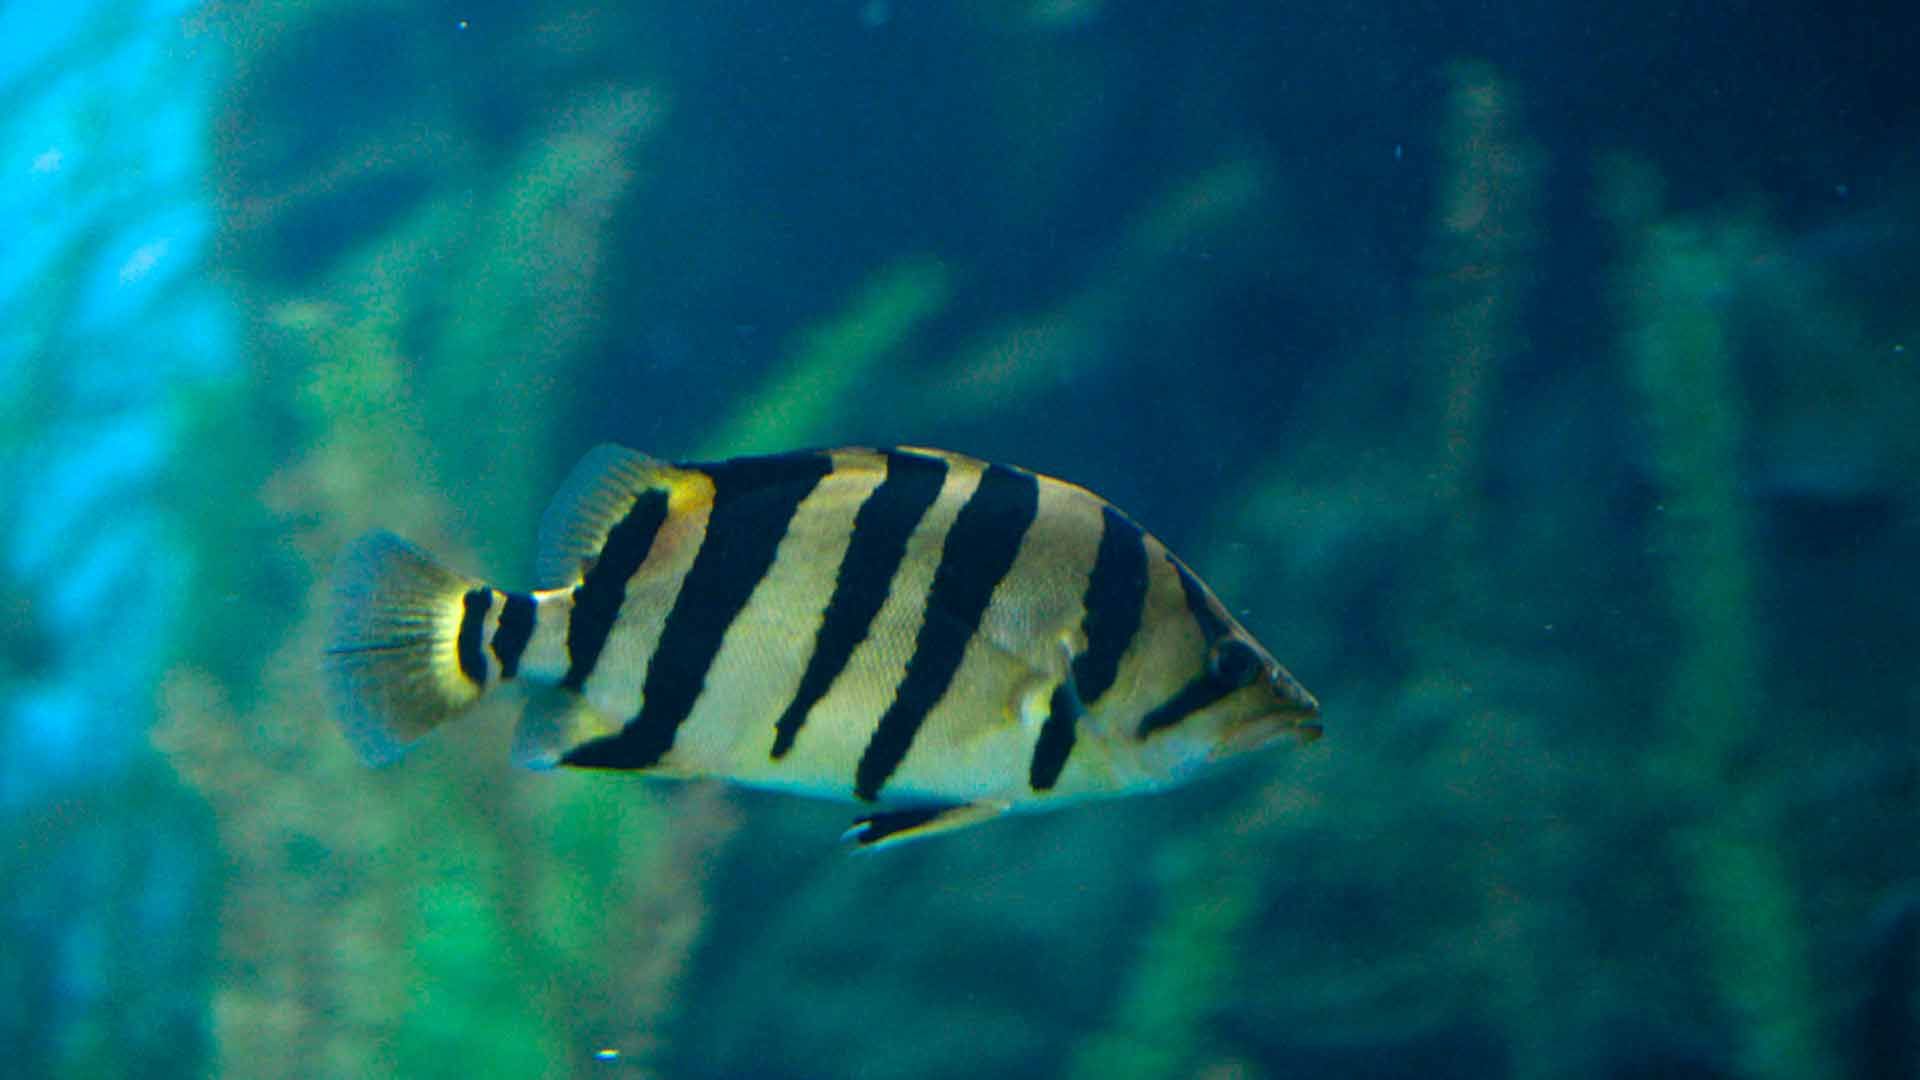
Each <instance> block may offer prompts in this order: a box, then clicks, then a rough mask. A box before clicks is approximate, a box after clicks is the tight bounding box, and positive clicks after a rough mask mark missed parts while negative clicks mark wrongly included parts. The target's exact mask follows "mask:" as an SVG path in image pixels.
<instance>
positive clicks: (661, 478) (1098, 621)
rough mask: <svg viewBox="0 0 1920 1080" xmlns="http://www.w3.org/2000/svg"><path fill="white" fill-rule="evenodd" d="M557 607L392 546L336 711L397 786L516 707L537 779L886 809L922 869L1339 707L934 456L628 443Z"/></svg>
mask: <svg viewBox="0 0 1920 1080" xmlns="http://www.w3.org/2000/svg"><path fill="white" fill-rule="evenodd" d="M538 580H539V584H540V587H539V588H537V589H535V590H534V591H532V592H507V591H503V590H500V589H497V588H493V587H491V586H489V585H486V584H483V583H481V582H478V581H474V580H470V579H468V578H465V577H463V576H461V575H459V574H457V573H455V572H453V571H451V570H449V569H447V568H445V567H444V566H442V565H440V564H439V563H438V562H436V561H435V560H433V559H432V558H431V557H430V556H428V555H426V554H425V553H423V552H422V551H420V550H419V549H418V548H415V547H413V546H412V545H410V544H408V543H407V542H405V541H403V540H401V539H400V538H398V537H396V536H394V535H392V534H390V533H374V534H371V535H369V536H366V537H364V538H362V539H361V540H360V541H358V542H357V543H356V544H355V545H354V546H353V547H352V548H351V549H350V550H349V552H348V553H347V555H346V556H345V558H344V559H343V560H342V563H341V567H340V570H339V572H338V575H337V577H336V579H335V604H336V615H335V620H336V621H335V625H334V630H333V641H332V645H331V646H330V647H329V649H328V668H329V672H330V683H331V688H332V692H333V695H334V699H335V704H336V710H337V712H338V714H339V717H340V720H341V723H342V726H343V727H344V729H345V731H346V734H347V737H348V739H349V740H350V741H351V742H352V743H353V745H354V746H355V748H356V749H357V750H358V751H359V752H360V754H361V755H362V756H363V757H364V758H366V759H367V760H368V761H370V762H374V763H381V762H386V761H390V760H392V759H394V758H396V757H397V756H399V754H400V753H401V751H402V750H403V749H404V748H405V747H406V746H407V745H408V744H409V743H412V742H413V741H414V740H416V739H419V738H420V737H421V736H423V735H425V734H427V733H428V732H429V731H431V730H433V729H434V728H435V727H437V726H438V725H440V724H441V723H443V722H445V721H446V720H449V719H451V718H453V717H454V716H456V715H458V714H459V713H461V712H462V711H464V710H465V709H467V708H468V707H469V706H471V705H473V704H474V702H476V701H478V700H479V699H480V698H481V696H482V695H484V694H486V693H487V692H489V691H491V690H493V689H495V688H497V687H499V686H501V685H503V684H506V683H509V682H523V683H526V684H529V685H530V686H533V687H536V688H537V689H536V690H535V691H534V693H533V694H532V696H531V698H530V700H529V702H528V704H527V708H526V711H525V713H524V715H523V716H522V719H521V721H520V725H519V728H518V730H517V733H516V736H515V757H516V758H517V759H518V760H519V761H520V762H521V763H523V764H526V765H530V766H533V767H552V766H557V765H564V766H570V767H573V768H582V769H618V770H628V771H635V772H645V773H652V774H659V775H664V776H676V777H696V776H706V777H721V778H725V779H729V780H733V781H737V782H740V783H745V784H753V785H758V786H765V787H771V788H780V789H785V790H789V791H795V792H801V793H806V794H812V795H825V796H834V797H842V798H848V799H851V800H854V801H857V802H858V803H861V804H864V806H865V808H866V811H867V813H866V815H865V816H863V817H861V818H860V819H859V820H857V821H856V822H855V824H854V827H853V829H852V830H851V831H850V832H849V834H848V835H849V837H850V838H851V839H852V840H854V841H855V842H856V843H858V844H859V845H861V846H863V847H871V846H876V845H883V844H891V843H896V842H899V841H901V840H904V839H908V838H912V837H918V836H925V835H928V834H930V833H934V832H939V831H944V830H947V829H951V828H956V827H959V826H963V825H968V824H972V823H975V822H978V821H982V820H985V819H988V818H991V817H994V816H996V815H998V814H1000V813H1002V812H1004V811H1007V810H1012V809H1036V808H1042V807H1051V806H1057V805H1061V804H1065V803H1068V802H1071V801H1074V800H1076V799H1083V798H1087V797H1091V796H1100V795H1111V794H1119V793H1124V792H1131V791H1139V790H1146V789H1152V788H1157V787H1162V786H1165V785H1167V784H1169V783H1173V782H1176V781H1179V780H1182V779H1184V778H1186V777H1187V776H1189V775H1191V774H1192V773H1193V772H1195V771H1196V770H1198V769H1200V768H1201V767H1203V766H1205V765H1207V764H1208V763H1211V762H1214V761H1217V760H1219V759H1221V758H1223V757H1226V756H1229V755H1234V754H1239V753H1241V752H1243V751H1248V750H1252V749H1255V748H1258V747H1261V746H1265V745H1267V744H1268V743H1270V742H1272V741H1274V740H1275V739H1276V738H1277V737H1279V736H1281V735H1283V734H1286V733H1289V732H1291V733H1294V734H1297V735H1300V736H1302V737H1304V738H1307V739H1311V738H1312V737H1314V736H1316V735H1318V733H1319V730H1320V729H1319V725H1318V724H1317V723H1315V722H1314V718H1315V717H1316V715H1317V713H1318V705H1317V703H1316V702H1315V701H1314V699H1313V696H1312V695H1311V694H1309V693H1308V692H1307V691H1306V690H1305V689H1304V688H1302V687H1301V686H1300V684H1299V683H1298V682H1296V681H1294V679H1293V677H1292V676H1291V675H1289V674H1288V673H1287V671H1286V669H1284V668H1282V667H1281V666H1280V665H1279V664H1278V663H1276V662H1275V661H1274V659H1273V657H1272V656H1271V655H1269V654H1268V652H1267V651H1266V649H1264V648H1262V647H1261V646H1260V645H1259V643H1257V642H1256V641H1254V640H1253V638H1252V637H1251V636H1250V635H1249V634H1248V633H1247V631H1246V630H1245V629H1243V628H1242V627H1241V626H1240V624H1239V623H1237V622H1235V621H1234V619H1233V617H1232V616H1231V615H1230V614H1228V613H1227V611H1226V609H1225V608H1223V607H1222V606H1221V604H1220V601H1219V600H1218V599H1216V598H1215V597H1214V595H1213V593H1212V592H1211V591H1209V590H1208V588H1207V587H1206V586H1205V585H1203V584H1202V583H1201V582H1200V580H1199V579H1198V578H1197V577H1195V576H1194V574H1193V572H1192V571H1190V570H1188V569H1187V567H1186V565H1185V564H1184V563H1182V562H1180V560H1178V559H1176V558H1175V557H1174V556H1173V554H1172V553H1171V552H1169V551H1168V550H1167V549H1166V548H1165V547H1163V546H1162V545H1161V544H1160V542H1159V541H1158V540H1155V539H1154V538H1153V537H1152V536H1149V535H1148V534H1147V533H1145V532H1144V531H1142V530H1141V529H1140V527H1139V526H1137V525H1135V524H1134V523H1133V522H1132V521H1131V520H1130V519H1128V518H1127V517H1126V515H1124V514H1122V513H1121V512H1120V511H1119V510H1116V509H1115V508H1114V507H1113V506H1112V505H1110V504H1108V503H1107V502H1106V501H1105V500H1103V499H1101V498H1099V497H1098V496H1096V495H1094V494H1092V493H1091V492H1089V491H1087V490H1085V489H1084V488H1080V487H1076V486H1075V485H1073V484H1069V483H1066V482H1063V481H1060V480H1055V479H1052V478H1050V477H1045V476H1040V475H1037V474H1034V473H1031V472H1027V471H1026V470H1023V469H1017V468H1009V467H1007V466H1004V465H990V464H987V463H985V462H982V461H978V460H975V459H973V458H970V457H965V456H962V455H959V454H952V453H946V452H944V451H938V450H925V449H893V450H867V449H841V450H828V451H815V452H805V453H793V454H782V455H776V456H770V457H752V458H737V459H734V460H731V461H722V462H717V463H707V464H667V463H664V462H660V461H656V460H654V459H652V458H649V457H646V456H645V455H642V454H639V453H636V452H634V451H631V450H626V449H622V448H620V447H614V446H602V447H600V448H599V449H597V450H595V451H594V452H592V453H591V454H589V455H587V457H586V458H585V459H584V460H583V461H581V463H580V464H579V465H578V466H577V467H576V468H575V469H574V471H573V475H572V476H571V477H570V478H569V479H568V481H567V483H566V485H565V486H564V487H563V488H562V489H561V492H560V494H559V495H558V496H557V497H556V498H555V500H554V503H553V506H552V507H551V508H550V509H549V510H548V512H547V515H546V518H545V521H544V522H543V524H542V527H541V534H540V559H539V568H538Z"/></svg>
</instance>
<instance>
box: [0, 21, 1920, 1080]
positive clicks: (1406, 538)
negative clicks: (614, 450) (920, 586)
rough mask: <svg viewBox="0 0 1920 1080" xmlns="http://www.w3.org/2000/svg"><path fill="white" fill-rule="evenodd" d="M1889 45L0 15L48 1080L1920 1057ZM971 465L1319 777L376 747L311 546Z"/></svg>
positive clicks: (1909, 409)
mask: <svg viewBox="0 0 1920 1080" xmlns="http://www.w3.org/2000/svg"><path fill="white" fill-rule="evenodd" d="M1916 30H1920V27H1916V26H1915V21H1914V16H1913V14H1912V13H1910V12H1908V11H1906V10H1905V9H1904V8H1901V7H1898V6H1895V5H1890V4H1889V5H1883V6H1878V7H1876V6H1873V5H1857V6H1853V7H1849V8H1848V9H1846V10H1845V11H1837V10H1835V9H1832V8H1831V7H1830V6H1829V7H1820V6H1816V5H1811V4H1804V5H1775V6H1773V7H1769V8H1766V9H1764V10H1761V9H1754V10H1743V11H1741V12H1739V13H1737V14H1735V13H1731V12H1722V11H1709V10H1705V9H1702V10H1697V11H1696V10H1693V9H1685V10H1682V9H1675V8H1672V7H1671V5H1658V4H1648V3H1641V2H1637V0H1636V2H1632V3H1627V4H1623V5H1615V6H1614V7H1612V8H1609V9H1608V10H1607V11H1605V12H1599V13H1594V12H1576V11H1568V12H1553V11H1543V10H1539V9H1537V8H1535V7H1529V6H1526V5H1483V6H1479V7H1475V8H1472V9H1470V10H1459V9H1455V8H1437V7H1435V8H1414V9H1408V8H1405V7H1395V6H1392V5H1378V6H1368V5H1361V6H1357V7H1355V6H1348V7H1347V8H1344V9H1342V11H1340V12H1338V13H1327V12H1316V11H1313V10H1308V9H1300V10H1294V9H1290V8H1274V7H1272V6H1271V5H1260V4H1250V3H1212V4H1200V5H1186V6H1173V5H1151V4H1127V3H1121V2H1118V0H1053V2H1043V0H991V2H986V3H980V4H973V5H934V4H915V3H907V2H904V0H894V2H886V0H868V2H864V3H861V2H851V0H834V2H821V3H813V4H795V3H789V4H772V3H741V4H733V5H672V4H659V3H584V2H570V0H534V2H530V3H514V4H508V3H497V2H487V3H478V4H467V5H442V4H427V5H418V4H400V3H390V2H381V0H326V2H306V3H296V4H284V5H246V4H237V3H215V4H195V3H192V2H189V0H168V2H152V3H135V2H131V0H127V2H114V0H95V2H90V3H65V2H62V3H55V2H54V0H10V2H7V3H5V4H0V168H4V172H0V229H3V230H4V231H3V233H0V235H4V236H5V237H6V240H5V242H4V245H3V247H0V250H3V251H4V254H3V255H0V409H3V410H4V416H5V419H6V421H7V423H6V424H5V425H4V428H0V431H3V432H4V433H0V478H3V481H0V513H4V515H5V518H4V520H5V522H6V528H5V529H4V531H3V532H0V836H3V837H4V838H5V840H6V843H5V845H4V847H0V851H4V853H5V854H4V855H0V956H4V957H5V958H6V959H5V960H4V962H0V989H4V993H0V1045H4V1046H6V1047H8V1048H9V1056H8V1057H7V1059H6V1062H5V1065H4V1067H0V1072H5V1073H7V1074H8V1075H22V1076H100V1075H138V1076H173V1075H182V1076H198V1075H210V1074H222V1075H228V1074H230V1075H237V1076H273V1075H286V1076H315V1075H341V1076H362V1075H388V1074H391V1075H407V1076H422V1075H500V1076H526V1075H556V1076H564V1075H587V1076H593V1075H603V1076H667V1077H677V1076H686V1077H721V1076H764V1077H834V1076H862V1077H896V1076H898V1077H925V1076H948V1075H952V1076H960V1075H968V1076H978V1075H993V1076H1035V1077H1039V1076H1059V1075H1071V1076H1079V1077H1109V1076H1131V1077H1189V1076H1209V1077H1228V1076H1233V1077H1242V1076H1245V1077H1291V1076H1302V1075H1312V1076H1364V1077H1504V1076H1513V1077H1536V1076H1568V1077H1588V1076H1603V1077H1632V1076H1691V1077H1756V1078H1773V1077H1847V1076H1866V1077H1907V1076H1912V1075H1915V1073H1916V1070H1920V990H1917V989H1916V983H1920V858H1917V857H1916V854H1915V850H1916V849H1915V847H1914V845H1913V843H1912V837H1913V836H1914V835H1915V832H1916V826H1920V797H1917V796H1920V749H1916V748H1917V747H1920V676H1917V675H1916V672H1920V667H1917V666H1916V665H1915V663H1914V651H1913V647H1912V645H1911V642H1912V641H1914V640H1916V639H1917V638H1916V634H1920V603H1916V601H1915V599H1914V598H1915V597H1916V596H1917V595H1920V588H1917V586H1920V578H1917V577H1916V571H1915V568H1914V567H1915V561H1914V559H1913V557H1912V554H1913V552H1914V551H1916V550H1920V489H1916V486H1915V483H1914V480H1913V478H1914V477H1915V476H1916V475H1920V424H1916V423H1915V422H1914V420H1913V418H1914V417H1915V416H1920V368H1916V358H1917V357H1920V322H1917V321H1916V318H1917V317H1916V311H1920V307H1916V304H1915V300H1916V296H1920V230H1917V229H1916V226H1915V225H1914V222H1915V220H1916V213H1920V157H1916V153H1915V151H1914V149H1913V148H1914V147H1915V146H1920V138H1916V135H1917V134H1920V132H1917V131H1916V129H1917V128H1920V63H1916V61H1920V56H1917V55H1916V50H1915V47H1914V46H1913V45H1912V44H1911V43H1912V42H1915V41H1920V33H1917V32H1916ZM603 441H617V442H621V443H624V444H627V445H630V446H635V447H638V448H641V449H643V450H646V451H648V452H650V453H654V454H657V455H660V456H662V457H668V458H681V459H697V458H712V457H718V456H726V455H731V454H744V453H758V452H770V451H779V450H786V449H793V448H797V447H803V446H821V445H839V444H880V445H886V444H894V443H906V444H917V445H930V446H941V447H950V448H953V449H957V450H963V451H966V452H969V453H973V454H976V455H979V456H982V457H986V458H989V459H993V460H1001V461H1008V462H1014V463H1018V464H1021V465H1025V466H1029V467H1032V468H1035V469H1038V470H1041V471H1044V472H1047V473H1051V474H1054V475H1058V476H1062V477H1066V478H1069V479H1072V480H1075V481H1078V482H1081V483H1084V484H1086V485H1088V486H1089V487H1091V488H1093V489H1094V490H1097V491H1099V492H1101V493H1102V494H1104V495H1107V496H1108V497H1110V498H1111V499H1113V500H1114V501H1115V502H1116V503H1117V504H1119V505H1120V506H1122V507H1125V508H1126V509H1127V510H1128V511H1129V512H1130V513H1131V514H1132V515H1133V516H1134V517H1135V518H1137V519H1138V520H1139V521H1140V522H1141V523H1142V524H1143V525H1144V526H1146V527H1147V528H1148V529H1150V530H1152V531H1153V532H1154V533H1156V534H1157V535H1159V536H1160V537H1162V538H1163V539H1165V540H1166V541H1167V542H1168V544H1169V545H1170V546H1171V547H1172V548H1173V549H1174V550H1176V551H1179V552H1180V553H1181V554H1182V555H1183V556H1184V557H1185V558H1186V559H1187V561H1188V562H1190V563H1191V564H1193V566H1194V567H1195V569H1196V570H1198V571H1199V572H1200V573H1201V574H1202V576H1204V577H1205V578H1206V579H1207V580H1208V581H1209V582H1210V583H1211V584H1212V585H1213V586H1214V587H1215V588H1216V589H1217V590H1218V591H1219V592H1220V594H1221V595H1222V596H1223V597H1224V598H1225V599H1226V601H1227V602H1228V604H1229V605H1230V606H1231V607H1232V608H1233V609H1234V611H1235V613H1236V615H1237V616H1238V617H1239V618H1240V619H1241V620H1242V621H1243V622H1245V623H1246V624H1247V626H1248V627H1249V629H1251V630H1252V631H1253V632H1254V633H1255V634H1257V635H1258V636H1259V637H1260V639H1261V640H1262V641H1263V642H1264V643H1265V644H1266V645H1268V646H1269V647H1270V648H1271V649H1272V650H1273V651H1274V653H1275V654H1276V656H1277V657H1278V658H1279V659H1280V660H1281V662H1283V663H1284V664H1286V665H1287V667H1288V668H1289V669H1290V670H1291V671H1292V672H1294V673H1295V674H1296V675H1298V676H1299V677H1300V679H1301V680H1302V681H1303V682H1304V683H1305V684H1306V685H1307V686H1308V687H1310V688H1311V689H1312V690H1313V691H1314V693H1315V694H1316V695H1317V696H1318V698H1319V699H1320V701H1321V702H1322V705H1323V709H1324V720H1325V724H1326V732H1327V733H1326V737H1325V738H1324V739H1322V740H1320V741H1319V742H1318V743H1316V744H1314V745H1313V746H1311V747H1307V748H1296V747H1292V746H1286V747H1282V748H1276V749H1275V750H1274V751H1272V752H1270V753H1268V754H1265V755H1262V756H1261V757H1260V758H1259V759H1258V760H1255V761H1251V762H1248V763H1246V764H1244V765H1241V766H1239V767H1236V768H1233V769H1229V770H1224V771H1222V772H1221V773H1220V774H1219V775H1216V776H1213V777H1211V778H1208V779H1206V780H1204V781H1202V782H1198V783H1195V784H1193V785H1190V786H1187V787H1183V788H1181V789H1179V790H1176V791H1173V792H1169V793H1167V794H1164V795H1158V796H1153V797H1145V798H1138V799H1130V800H1124V801H1117V802H1113V803H1110V804H1101V805H1093V806H1087V807H1082V808H1078V809H1074V810H1070V811H1065V812H1062V813H1059V814H1050V815H1037V816H1030V817H1021V818H1018V819H1014V820H1007V821H1001V822H996V823H993V824H989V825H986V826H983V827H980V828H977V829H973V830H968V831H965V832H960V833H955V834H953V835H951V836H946V837H942V838H938V839H933V840H929V841H927V842H925V843H921V844H916V845H912V846H908V847H905V848H902V849H900V850H898V851H893V852H885V853H880V854H877V855H875V856H872V857H858V858H850V857H848V856H847V855H846V854H845V853H844V851H843V849H842V847H841V845H839V844H838V843H837V842H836V837H837V836H838V835H839V833H840V832H841V830H842V829H843V828H844V827H845V825H846V823H847V820H848V818H849V816H850V814H849V811H848V808H847V807H844V806H839V805H834V804H829V803H822V802H811V801H805V800H796V799H790V798H783V797H779V796H774V795H769V794H764V793H752V792H743V791H739V790H735V789H731V788H724V787H719V786H711V785H671V784H656V783H645V782H639V781H635V780H632V779H629V778H620V777H606V776H586V775H553V774H534V773H526V772H521V771H517V770H515V769H514V768H512V766H511V765H510V763H509V761H508V749H509V746H508V743H509V740H510V736H509V734H508V733H509V731H510V729H511V719H512V710H511V707H510V706H507V705H503V706H502V707H501V708H499V709H495V710H492V711H486V712H483V714H482V715H481V716H480V717H476V718H475V720H474V721H472V722H470V723H467V724H463V725H461V726H460V728H459V729H458V730H449V731H447V732H446V733H445V734H444V735H443V736H441V737H436V738H435V739H434V740H433V741H432V742H431V743H430V744H429V745H428V746H426V747H424V748H423V749H422V750H421V751H419V752H418V753H416V754H414V755H413V756H411V757H409V758H408V759H407V760H406V761H405V762H404V763H402V764H401V765H399V766H396V767H394V768H391V769H386V770H380V771H373V770H367V769H365V768H363V767H361V766H360V765H359V764H358V763H357V762H356V761H355V760H353V758H352V756H351V754H350V753H349V752H348V750H347V747H346V745H345V742H344V740H342V739H341V737H340V735H339V733H338V731H337V730H336V729H335V728H334V726H333V724H332V722H331V720H330V719H329V717H328V715H327V712H326V709H325V707H324V703H323V702H322V701H321V700H320V697H319V689H318V672H319V656H320V651H321V647H322V640H323V630H322V627H323V625H324V611H323V606H324V605H323V599H324V578H325V576H326V574H327V572H328V570H329V568H330V567H331V565H332V562H333V559H334V557H335V556H336V555H337V554H338V552H339V551H340V550H341V549H342V548H343V547H344V546H345V545H346V543H347V542H348V541H349V540H350V539H351V538H352V537H353V536H355V535H358V534H359V533H361V532H363V531H365V530H367V529H370V528H374V527H385V528H392V529H395V530H397V531H399V532H401V533H403V534H405V535H407V536H409V537H411V538H413V539H415V540H417V541H420V542H422V543H424V544H427V545H429V546H432V547H433V548H435V549H437V550H441V551H444V552H445V553H447V554H448V556H449V557H450V558H451V559H452V561H453V562H454V563H455V564H456V565H457V566H458V567H459V568H460V569H461V570H463V571H466V572H470V573H474V574H481V575H485V576H488V577H490V578H493V579H496V580H498V581H500V582H501V583H502V584H505V585H510V586H514V587H524V586H526V585H529V584H531V564H532V560H533V555H534V552H533V546H534V539H535V535H536V530H537V523H538V520H539V515H540V513H541V510H542V508H543V507H544V505H545V503H546V501H547V499H548V498H549V496H550V495H551V494H552V493H553V490H554V489H555V488H556V487H557V486H558V484H559V483H560V481H561V479H562V477H563V476H564V474H565V471H566V469H567V468H568V466H569V465H571V464H572V462H573V461H574V460H575V459H576V458H578V457H579V455H580V454H581V453H583V452H584V451H585V450H586V449H587V448H589V447H591V446H593V445H595V444H596V443H599V442H603Z"/></svg>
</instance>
